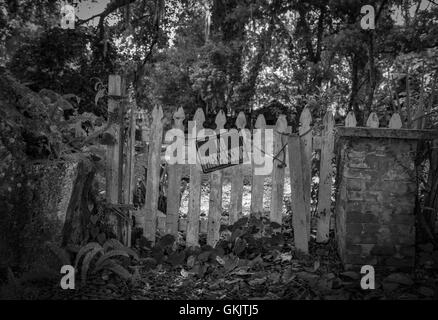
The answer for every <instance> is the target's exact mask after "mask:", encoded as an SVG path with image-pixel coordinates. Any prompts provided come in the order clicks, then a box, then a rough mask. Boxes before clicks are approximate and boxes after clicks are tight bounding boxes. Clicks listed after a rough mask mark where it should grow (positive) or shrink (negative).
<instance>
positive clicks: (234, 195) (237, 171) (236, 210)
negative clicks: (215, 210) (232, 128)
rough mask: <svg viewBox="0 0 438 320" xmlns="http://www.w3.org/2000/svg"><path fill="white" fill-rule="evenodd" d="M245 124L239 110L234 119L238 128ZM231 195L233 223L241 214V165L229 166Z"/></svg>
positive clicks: (243, 115) (231, 222) (231, 221)
mask: <svg viewBox="0 0 438 320" xmlns="http://www.w3.org/2000/svg"><path fill="white" fill-rule="evenodd" d="M245 126H246V117H245V114H244V113H243V112H242V111H241V112H239V115H238V116H237V119H236V127H237V129H238V130H240V129H244V128H245ZM229 170H231V173H232V177H231V197H230V210H229V212H230V224H233V223H235V222H236V221H237V220H239V218H240V217H241V215H242V198H243V171H242V165H241V164H239V165H236V166H233V167H231V169H229Z"/></svg>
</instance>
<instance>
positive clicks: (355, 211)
mask: <svg viewBox="0 0 438 320" xmlns="http://www.w3.org/2000/svg"><path fill="white" fill-rule="evenodd" d="M340 146H341V147H340V149H339V154H338V156H339V162H338V168H339V172H338V193H337V202H336V239H337V242H338V249H339V253H340V256H341V259H342V261H343V263H344V265H345V266H346V267H347V268H352V267H355V266H362V265H366V264H369V265H373V266H377V267H379V266H382V267H395V268H410V267H413V265H414V256H415V215H414V207H415V194H416V177H415V164H414V157H415V153H416V146H417V140H414V139H391V138H375V137H373V138H366V137H342V139H341V143H340Z"/></svg>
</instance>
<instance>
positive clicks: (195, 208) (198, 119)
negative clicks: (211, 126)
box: [186, 108, 205, 247]
mask: <svg viewBox="0 0 438 320" xmlns="http://www.w3.org/2000/svg"><path fill="white" fill-rule="evenodd" d="M193 121H194V122H195V124H194V126H195V128H189V130H194V131H195V133H196V135H197V134H198V132H199V131H200V130H201V129H202V128H203V124H204V121H205V116H204V111H202V109H201V108H198V110H196V113H195V116H194V117H193ZM189 147H190V146H189ZM193 152H195V151H193ZM189 156H191V157H192V159H193V156H195V162H196V164H190V186H189V191H190V197H189V211H188V216H187V235H186V245H187V247H195V246H198V245H199V215H200V211H201V178H202V175H201V168H200V166H199V165H198V163H197V162H198V161H196V154H195V155H193V154H191V152H190V151H189Z"/></svg>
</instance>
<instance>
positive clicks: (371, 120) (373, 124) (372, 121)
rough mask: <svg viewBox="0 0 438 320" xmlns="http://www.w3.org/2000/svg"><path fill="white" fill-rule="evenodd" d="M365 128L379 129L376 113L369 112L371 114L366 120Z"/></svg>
mask: <svg viewBox="0 0 438 320" xmlns="http://www.w3.org/2000/svg"><path fill="white" fill-rule="evenodd" d="M367 127H368V128H378V127H379V117H378V116H377V113H375V112H371V114H370V116H369V117H368V120H367Z"/></svg>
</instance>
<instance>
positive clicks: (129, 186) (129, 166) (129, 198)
mask: <svg viewBox="0 0 438 320" xmlns="http://www.w3.org/2000/svg"><path fill="white" fill-rule="evenodd" d="M136 107H137V106H136V105H135V103H131V114H130V117H129V136H128V146H127V150H126V154H127V160H126V166H125V168H126V173H125V187H124V191H125V193H124V197H125V201H124V203H125V204H132V203H133V196H134V188H135V170H134V161H135V115H136V113H137V108H136ZM131 235H132V211H131V210H130V211H129V219H128V224H127V230H126V245H127V246H129V247H130V246H131Z"/></svg>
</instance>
